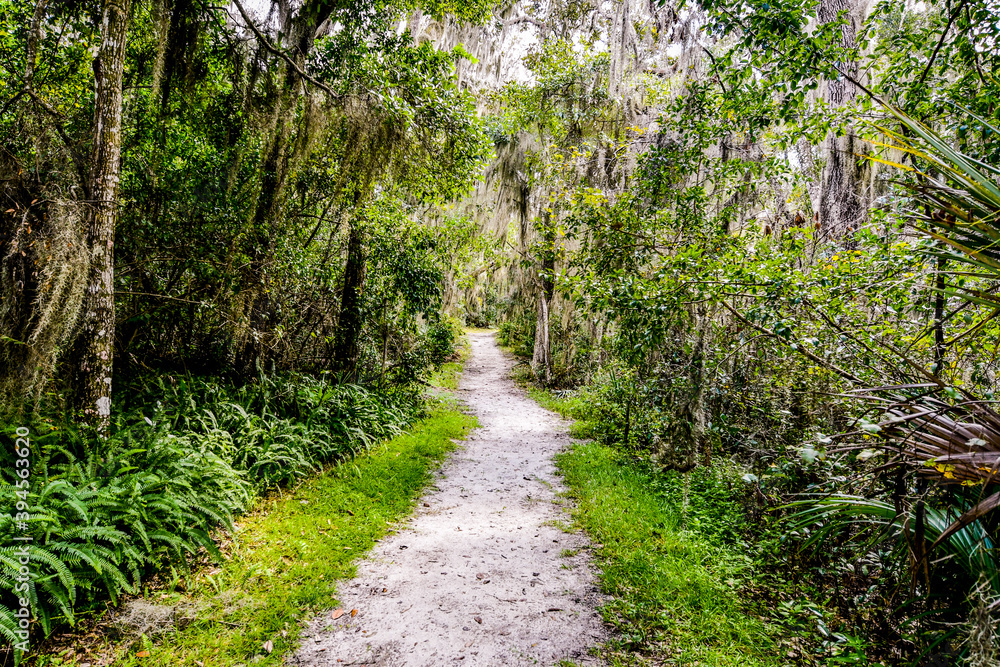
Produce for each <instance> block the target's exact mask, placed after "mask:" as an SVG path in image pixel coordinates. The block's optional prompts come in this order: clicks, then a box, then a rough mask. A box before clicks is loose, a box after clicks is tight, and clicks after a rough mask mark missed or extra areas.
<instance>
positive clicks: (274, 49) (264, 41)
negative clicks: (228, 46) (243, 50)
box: [233, 0, 343, 100]
mask: <svg viewBox="0 0 1000 667" xmlns="http://www.w3.org/2000/svg"><path fill="white" fill-rule="evenodd" d="M233 4H234V5H236V9H238V10H239V12H240V16H242V17H243V21H244V22H246V24H247V27H248V28H250V30H251V31H252V32H253V34H254V35H255V36H256V37H257V41H258V42H260V45H261V46H263V47H264V48H265V49H267V50H268V51H270V52H271V53H273V54H274V55H276V56H278V57H279V58H281V59H282V60H284V61H285V62H286V63H288V65H289V66H290V67H291V68H292V69H294V70H295V71H296V73H297V74H298V75H299V76H301V77H302V78H303V79H305V80H306V81H308V82H309V83H311V84H312V85H314V86H316V87H317V88H319V89H320V90H322V91H323V92H325V93H326V94H327V95H329V96H330V97H331V98H333V99H335V100H341V99H343V95H338V94H337V93H335V92H333V90H331V89H330V87H329V86H327V85H326V84H324V83H320V82H319V81H317V80H316V79H314V78H313V77H311V76H309V75H308V74H306V73H305V72H304V71H303V70H302V68H301V67H299V66H298V64H296V62H295V61H294V60H292V58H291V57H290V56H289V55H288V54H287V53H285V52H284V51H282V50H281V49H279V48H277V47H275V46H273V45H272V44H271V43H270V42H269V41H267V37H265V36H264V33H262V32H261V31H260V30H259V29H258V28H257V26H256V25H254V22H253V20H251V18H250V15H249V14H247V10H245V9H243V5H242V4H241V3H240V0H233Z"/></svg>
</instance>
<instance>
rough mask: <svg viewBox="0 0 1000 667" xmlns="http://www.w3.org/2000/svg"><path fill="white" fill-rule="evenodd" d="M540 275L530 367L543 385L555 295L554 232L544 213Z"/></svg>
mask: <svg viewBox="0 0 1000 667" xmlns="http://www.w3.org/2000/svg"><path fill="white" fill-rule="evenodd" d="M542 225H543V228H542V230H541V231H542V239H543V242H544V247H543V249H542V262H541V274H542V284H541V289H540V290H539V292H538V310H537V313H536V320H535V348H534V351H533V354H532V356H531V365H532V367H533V369H534V371H535V374H536V375H537V376H539V377H541V378H544V380H545V384H546V385H548V384H550V383H551V382H552V339H551V336H550V333H551V329H550V326H549V322H550V315H551V311H552V297H553V296H554V295H555V275H554V274H555V268H556V249H555V230H554V229H553V228H552V219H551V216H550V215H549V214H548V213H546V214H545V216H544V218H543V220H542Z"/></svg>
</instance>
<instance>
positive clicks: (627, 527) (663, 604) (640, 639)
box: [557, 443, 784, 667]
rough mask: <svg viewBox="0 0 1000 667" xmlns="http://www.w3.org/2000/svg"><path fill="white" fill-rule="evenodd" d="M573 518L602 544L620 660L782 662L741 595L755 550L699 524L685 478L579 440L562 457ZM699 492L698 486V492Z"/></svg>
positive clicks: (608, 611) (608, 612) (607, 611)
mask: <svg viewBox="0 0 1000 667" xmlns="http://www.w3.org/2000/svg"><path fill="white" fill-rule="evenodd" d="M557 464H558V466H559V468H560V470H561V471H562V473H563V475H564V477H565V479H566V482H567V484H568V486H569V487H570V490H571V491H570V493H571V495H572V496H573V497H574V498H575V499H576V501H577V509H576V511H575V518H576V520H577V521H578V523H579V524H580V526H582V527H583V528H584V530H586V532H587V533H588V535H590V537H591V539H593V540H594V541H595V542H597V543H598V545H600V546H598V547H597V549H596V557H597V563H598V566H599V567H600V569H601V571H602V574H601V583H602V587H603V589H604V592H605V593H607V594H609V595H611V596H612V597H613V600H612V601H611V602H609V603H608V604H607V605H606V606H605V607H604V608H603V613H604V617H605V620H607V621H608V622H610V623H612V624H613V625H614V626H615V627H616V628H617V630H618V632H619V633H620V635H619V638H618V639H617V640H615V641H614V642H612V648H613V649H616V652H617V654H618V657H617V658H616V660H617V662H616V663H615V664H632V660H633V658H630V657H629V654H633V653H636V652H638V653H643V654H645V653H652V654H655V655H656V656H657V658H658V660H660V661H663V660H666V662H665V663H664V662H658V663H657V664H677V665H694V664H699V665H702V666H709V665H719V666H722V665H733V666H734V667H735V666H736V665H741V666H753V665H781V664H784V663H783V662H782V661H781V660H780V659H779V658H778V657H776V655H775V654H776V653H777V652H778V649H777V647H776V645H775V642H774V641H773V639H772V634H771V633H772V632H773V630H772V629H770V628H768V627H767V626H766V625H765V623H764V622H763V621H761V620H760V619H759V618H758V617H757V616H756V615H754V614H753V613H752V612H753V610H752V607H751V605H749V604H746V603H744V602H743V601H741V600H740V595H739V592H740V587H741V579H743V578H745V577H747V576H749V575H750V572H749V569H750V558H749V557H748V556H747V555H745V553H743V551H742V550H741V549H740V548H739V547H738V545H736V544H725V543H724V541H722V540H720V539H718V538H717V537H716V535H715V534H713V531H711V530H706V531H702V530H701V529H699V528H697V527H692V524H699V525H703V524H704V523H705V522H703V521H697V522H696V521H693V520H692V519H691V518H689V517H688V516H686V514H685V512H684V511H682V508H681V506H680V503H677V502H673V496H675V495H676V494H673V493H670V490H671V489H670V487H674V486H677V483H678V482H679V479H680V476H675V478H672V479H668V480H667V481H666V483H665V482H664V480H662V479H656V478H655V477H656V476H655V473H654V471H652V470H650V469H646V468H645V467H644V466H641V465H637V464H635V463H633V462H631V461H628V460H625V459H623V458H622V457H621V456H620V455H619V454H618V453H617V452H616V451H615V450H613V449H611V448H609V447H605V446H602V445H598V444H595V443H579V444H577V445H575V446H574V447H573V448H572V449H571V450H569V451H567V452H565V453H563V454H562V455H560V456H559V457H558V459H557ZM693 492H694V490H692V493H693Z"/></svg>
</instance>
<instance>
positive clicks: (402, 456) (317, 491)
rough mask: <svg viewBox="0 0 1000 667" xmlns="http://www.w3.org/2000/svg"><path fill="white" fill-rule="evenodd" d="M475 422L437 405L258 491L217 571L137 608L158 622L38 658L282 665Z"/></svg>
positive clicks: (178, 581)
mask: <svg viewBox="0 0 1000 667" xmlns="http://www.w3.org/2000/svg"><path fill="white" fill-rule="evenodd" d="M453 371H454V369H446V370H445V373H446V374H449V375H451V374H453ZM446 379H447V378H446ZM473 426H475V420H474V418H472V417H469V416H467V415H464V414H462V413H460V412H459V411H458V410H456V409H455V408H454V407H453V406H451V405H449V404H447V403H445V402H438V401H435V402H434V404H433V405H432V406H431V407H430V408H429V410H428V411H427V414H426V415H425V416H424V417H422V418H421V419H420V420H418V421H416V422H415V423H413V424H412V425H411V426H410V428H409V429H408V431H407V432H406V433H404V434H401V435H398V436H396V437H394V438H392V439H391V440H387V441H383V442H381V443H378V444H376V445H374V446H373V447H372V448H371V449H369V450H368V452H367V454H366V455H365V456H360V457H357V458H353V459H350V460H346V461H342V462H340V463H338V464H337V465H334V466H331V467H328V468H327V470H326V471H325V472H324V473H323V474H321V475H318V476H315V477H312V478H310V479H308V480H306V481H305V482H304V483H303V484H301V485H299V486H297V487H296V488H295V489H294V490H292V491H291V492H288V493H281V494H278V493H275V494H270V495H268V496H267V497H266V498H264V499H263V500H262V502H260V503H258V504H257V505H256V506H255V508H254V511H252V512H251V513H249V514H248V515H247V516H245V517H243V518H240V519H239V520H238V522H237V526H236V528H235V531H234V532H233V534H232V536H231V538H230V539H228V540H227V541H226V543H225V545H224V546H223V550H224V553H225V560H224V561H223V562H221V563H219V564H218V566H217V567H214V568H202V569H201V570H199V571H195V572H191V573H187V574H185V573H183V572H178V573H176V575H175V576H166V577H163V578H162V581H161V582H160V586H159V587H158V588H156V589H155V593H154V594H151V595H147V596H146V600H145V606H140V607H139V609H141V610H146V611H145V613H147V614H148V615H149V616H151V617H154V618H155V615H156V612H157V611H161V612H162V610H167V611H170V612H172V613H170V614H168V618H170V619H171V620H170V622H167V623H165V624H162V625H161V626H158V627H157V626H155V625H154V626H152V627H151V628H150V629H147V630H146V632H148V634H145V635H143V634H139V633H138V631H137V630H136V629H135V628H131V632H126V633H125V634H124V636H122V637H121V638H120V639H119V638H117V636H116V634H115V632H114V630H115V625H114V624H113V623H107V622H105V623H103V624H102V625H101V626H100V630H101V631H102V632H108V631H111V634H110V635H107V636H105V638H104V640H103V641H101V642H92V643H90V644H86V643H85V644H83V645H82V646H80V645H75V644H74V643H72V642H70V643H69V645H67V644H66V642H63V643H57V644H53V645H52V646H51V647H49V648H48V651H46V654H47V656H48V657H45V656H39V659H38V660H37V661H36V663H35V664H36V665H37V666H38V667H43V666H46V665H60V664H63V665H70V664H81V663H82V662H90V661H92V660H94V659H95V658H97V657H99V656H105V657H109V658H110V657H113V658H115V659H116V662H115V664H120V665H133V664H134V665H164V666H167V665H170V666H173V665H198V664H202V663H204V664H217V665H237V664H246V663H248V662H253V663H254V664H260V665H278V664H283V660H284V656H285V655H286V654H288V652H290V651H292V650H294V648H295V647H296V646H297V645H298V638H299V634H300V631H301V629H302V627H303V623H304V622H305V621H307V620H308V618H309V617H310V615H311V614H313V613H315V612H317V611H321V610H324V609H330V608H332V607H335V606H336V596H337V583H338V581H339V580H342V579H349V578H351V577H353V576H354V568H355V566H354V562H355V561H356V560H357V559H358V558H359V557H361V556H363V555H364V554H365V553H366V552H367V551H368V550H369V549H370V548H371V547H372V545H373V544H374V543H375V542H376V541H377V540H378V539H380V538H381V537H382V536H383V535H385V533H386V532H387V531H388V530H391V528H392V526H393V525H394V524H395V523H396V522H397V521H398V520H399V519H401V518H403V517H404V516H406V514H407V513H408V512H409V511H410V510H411V509H412V507H413V503H414V502H415V500H416V498H417V497H418V496H419V494H420V493H421V491H422V490H423V487H424V486H425V485H426V483H427V482H428V480H429V479H430V474H431V471H432V470H433V469H434V467H435V466H436V464H437V463H439V462H440V461H441V459H442V457H443V456H444V455H445V454H446V453H447V452H448V451H450V450H451V449H452V448H453V447H454V441H455V440H458V439H461V438H463V437H464V436H465V434H466V433H468V431H469V429H471V428H472V427H473ZM175 619H181V620H175ZM268 642H270V643H269V644H268Z"/></svg>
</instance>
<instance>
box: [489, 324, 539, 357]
mask: <svg viewBox="0 0 1000 667" xmlns="http://www.w3.org/2000/svg"><path fill="white" fill-rule="evenodd" d="M497 343H499V344H500V345H501V346H502V347H505V348H507V349H508V350H510V351H511V352H513V353H514V354H515V355H517V356H519V357H530V356H531V355H532V353H533V352H534V348H535V321H534V320H532V319H529V318H526V317H519V318H514V319H509V320H506V321H504V322H501V323H500V326H499V327H497Z"/></svg>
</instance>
